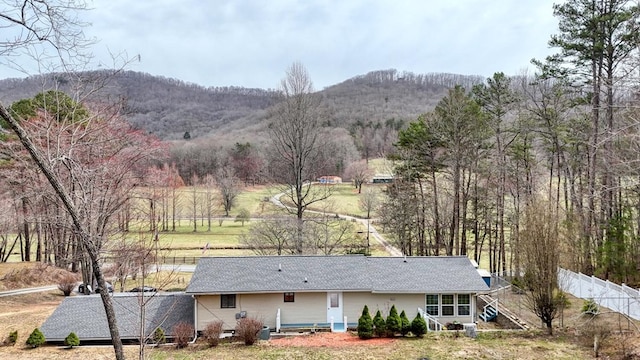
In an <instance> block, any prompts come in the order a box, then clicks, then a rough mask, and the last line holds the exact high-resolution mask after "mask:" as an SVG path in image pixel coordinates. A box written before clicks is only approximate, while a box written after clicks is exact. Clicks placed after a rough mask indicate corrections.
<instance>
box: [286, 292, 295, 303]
mask: <svg viewBox="0 0 640 360" xmlns="http://www.w3.org/2000/svg"><path fill="white" fill-rule="evenodd" d="M294 301H295V293H292V292H286V293H284V302H294Z"/></svg>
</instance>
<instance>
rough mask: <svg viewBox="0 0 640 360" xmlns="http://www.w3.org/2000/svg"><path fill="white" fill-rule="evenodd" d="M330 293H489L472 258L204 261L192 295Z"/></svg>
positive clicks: (194, 279)
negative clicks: (338, 291) (334, 291)
mask: <svg viewBox="0 0 640 360" xmlns="http://www.w3.org/2000/svg"><path fill="white" fill-rule="evenodd" d="M305 279H306V280H307V281H306V282H305ZM326 290H340V291H371V292H384V293H427V292H442V293H447V292H452V293H453V292H482V291H487V290H488V287H487V285H486V284H485V282H484V281H483V280H482V277H481V276H480V275H479V274H478V272H477V270H476V269H475V267H474V266H473V265H472V264H471V261H470V260H469V259H468V258H466V257H444V256H442V257H407V258H403V257H365V256H361V255H354V256H248V257H210V258H201V259H200V260H199V261H198V265H197V266H196V270H195V273H194V274H193V277H192V278H191V282H190V283H189V286H188V287H187V290H186V293H191V294H220V293H260V292H288V291H298V292H300V291H326Z"/></svg>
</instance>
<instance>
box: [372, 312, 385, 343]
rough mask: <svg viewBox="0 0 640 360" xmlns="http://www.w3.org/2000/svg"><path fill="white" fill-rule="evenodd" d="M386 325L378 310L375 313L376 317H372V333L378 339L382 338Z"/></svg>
mask: <svg viewBox="0 0 640 360" xmlns="http://www.w3.org/2000/svg"><path fill="white" fill-rule="evenodd" d="M385 325H386V323H385V321H384V318H383V317H382V314H381V313H380V310H378V311H377V312H376V316H374V317H373V333H374V334H375V335H376V336H378V337H383V336H385V334H386V333H387V330H386V326H385Z"/></svg>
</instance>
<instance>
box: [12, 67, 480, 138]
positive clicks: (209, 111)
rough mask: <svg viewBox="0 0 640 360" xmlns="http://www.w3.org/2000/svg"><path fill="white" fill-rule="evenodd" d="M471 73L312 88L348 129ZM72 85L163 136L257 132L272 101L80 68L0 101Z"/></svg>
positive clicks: (413, 111)
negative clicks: (114, 102)
mask: <svg viewBox="0 0 640 360" xmlns="http://www.w3.org/2000/svg"><path fill="white" fill-rule="evenodd" d="M482 81H484V78H482V77H480V76H476V75H459V74H446V73H429V74H414V73H411V72H408V71H402V72H400V71H398V70H395V69H388V70H376V71H371V72H368V73H366V74H362V75H356V76H354V77H352V78H349V79H346V80H344V81H342V82H340V83H337V84H334V85H331V86H328V87H325V88H324V89H322V90H319V91H316V93H318V94H319V95H320V96H322V98H323V103H324V104H325V106H326V107H327V110H328V112H327V113H328V114H329V116H328V119H327V121H326V125H327V126H333V127H344V128H347V129H349V128H350V127H351V126H352V125H353V124H354V123H357V122H368V123H380V122H384V121H386V120H389V119H396V120H398V119H402V120H405V121H411V120H414V119H415V118H416V117H417V116H418V115H420V114H422V113H424V112H427V111H429V110H431V109H432V108H433V107H434V106H435V104H437V102H438V101H439V100H440V99H441V98H442V97H443V96H444V95H445V94H446V91H447V89H449V88H451V87H453V86H455V85H462V86H464V87H466V88H470V87H471V86H473V85H475V84H477V83H481V82H482ZM74 84H83V86H85V87H87V86H93V85H91V84H99V86H98V87H99V91H98V92H96V93H95V95H94V96H100V97H105V96H106V97H113V98H114V99H123V100H125V104H126V106H125V109H124V110H125V115H126V116H127V118H128V120H129V121H130V122H131V123H132V124H133V125H134V126H136V127H138V128H141V129H144V130H145V131H147V132H149V133H151V134H154V135H156V136H158V137H159V138H161V139H163V140H182V139H183V137H184V135H185V133H187V132H188V133H189V135H190V136H191V137H192V138H199V137H212V136H216V135H217V136H223V137H224V136H226V135H229V134H238V133H242V132H244V131H248V130H249V131H252V132H258V133H259V132H261V131H262V130H264V128H265V127H266V124H265V123H266V119H267V109H268V108H269V107H271V106H272V105H274V104H275V103H276V102H277V95H278V92H277V91H275V90H272V89H267V90H265V89H259V88H244V87H238V86H224V87H204V86H201V85H198V84H193V83H188V82H185V81H182V80H179V79H173V78H166V77H163V76H156V75H151V74H148V73H144V72H137V71H121V72H113V71H108V70H96V71H87V72H82V73H75V74H44V75H34V76H30V77H27V78H12V79H4V80H0V101H2V102H3V103H5V105H9V104H10V103H12V102H14V101H17V100H20V99H24V98H30V97H33V96H35V95H36V94H37V93H39V92H42V91H46V90H49V89H52V88H58V89H60V90H62V91H65V92H67V93H75V92H78V89H77V88H75V87H73V86H75V85H74Z"/></svg>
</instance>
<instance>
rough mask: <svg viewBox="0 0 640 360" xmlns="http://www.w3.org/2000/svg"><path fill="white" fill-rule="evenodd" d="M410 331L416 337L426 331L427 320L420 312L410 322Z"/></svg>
mask: <svg viewBox="0 0 640 360" xmlns="http://www.w3.org/2000/svg"><path fill="white" fill-rule="evenodd" d="M411 332H412V333H413V335H415V336H417V337H422V336H423V335H424V334H426V333H427V322H426V321H424V318H423V317H422V316H420V314H418V315H416V318H415V319H413V321H412V322H411Z"/></svg>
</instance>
